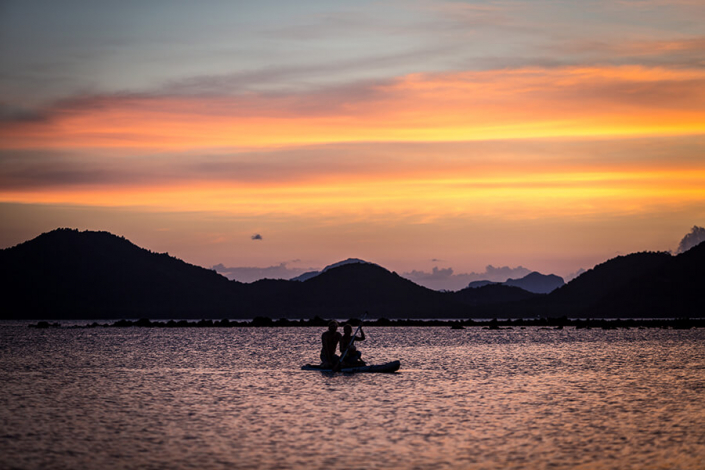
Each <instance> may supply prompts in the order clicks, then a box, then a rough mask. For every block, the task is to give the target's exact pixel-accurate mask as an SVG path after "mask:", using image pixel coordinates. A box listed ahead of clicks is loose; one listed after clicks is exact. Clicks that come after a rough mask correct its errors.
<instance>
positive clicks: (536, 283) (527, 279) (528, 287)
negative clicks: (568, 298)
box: [468, 271, 565, 294]
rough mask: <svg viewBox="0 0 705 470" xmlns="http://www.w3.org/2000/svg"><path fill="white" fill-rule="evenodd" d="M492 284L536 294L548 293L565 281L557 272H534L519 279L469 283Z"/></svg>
mask: <svg viewBox="0 0 705 470" xmlns="http://www.w3.org/2000/svg"><path fill="white" fill-rule="evenodd" d="M491 284H496V285H504V286H512V287H519V288H521V289H523V290H525V291H528V292H532V293H534V294H548V293H550V292H553V291H554V290H556V289H558V288H559V287H562V286H564V285H565V281H563V278H562V277H560V276H556V275H555V274H548V275H547V274H541V273H539V272H536V271H534V272H532V273H529V274H527V275H526V276H524V277H522V278H519V279H507V280H506V281H504V282H493V281H473V282H471V283H470V284H468V287H469V288H475V289H476V288H478V287H485V286H488V285H491Z"/></svg>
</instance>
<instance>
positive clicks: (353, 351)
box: [340, 324, 365, 366]
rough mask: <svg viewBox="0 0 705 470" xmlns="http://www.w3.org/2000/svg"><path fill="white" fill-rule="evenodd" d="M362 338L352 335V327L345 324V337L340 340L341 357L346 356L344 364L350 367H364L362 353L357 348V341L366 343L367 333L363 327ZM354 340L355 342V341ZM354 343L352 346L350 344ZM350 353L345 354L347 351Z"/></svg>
mask: <svg viewBox="0 0 705 470" xmlns="http://www.w3.org/2000/svg"><path fill="white" fill-rule="evenodd" d="M360 334H361V336H355V337H354V338H353V335H352V326H350V325H348V324H345V325H344V326H343V337H342V338H341V339H340V357H343V355H344V356H345V359H344V361H343V362H345V363H346V364H350V365H360V366H364V365H365V361H363V360H362V359H361V357H362V353H361V352H360V351H358V350H357V348H356V347H355V341H365V332H364V331H362V326H361V327H360ZM353 339H354V341H353ZM351 342H352V344H350V343H351ZM346 350H347V351H348V352H347V354H345V351H346Z"/></svg>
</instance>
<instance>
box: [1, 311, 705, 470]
mask: <svg viewBox="0 0 705 470" xmlns="http://www.w3.org/2000/svg"><path fill="white" fill-rule="evenodd" d="M321 332H322V329H317V328H272V329H252V328H230V329H196V328H185V329H138V328H124V329H121V328H110V329H58V330H54V329H48V330H36V329H29V328H26V327H21V326H17V325H10V324H4V325H1V324H0V384H1V385H0V468H26V469H34V468H37V469H40V468H41V469H49V468H67V469H83V468H87V469H98V468H117V469H120V468H126V469H127V468H155V469H160V468H164V469H172V468H176V469H188V468H195V469H196V468H197V469H211V468H213V469H219V468H230V469H232V468H236V469H239V468H244V469H249V468H252V469H255V468H256V469H304V468H306V469H308V468H333V469H337V468H340V469H343V468H345V469H350V468H352V469H356V468H360V469H362V468H367V469H399V468H404V469H407V468H409V469H414V468H418V469H428V468H433V469H446V468H447V469H512V468H516V469H520V468H521V469H525V468H539V469H543V468H545V469H548V468H570V469H574V468H578V469H610V468H614V469H625V468H633V469H667V468H669V469H703V468H705V424H703V423H705V400H704V398H705V330H702V329H698V330H685V331H678V330H656V329H649V330H636V329H632V330H617V331H603V330H575V329H570V328H569V329H564V330H543V329H538V328H527V329H514V330H501V331H489V330H482V329H474V328H472V329H466V330H451V329H449V328H430V327H429V328H369V329H367V331H366V332H367V335H368V341H366V342H365V343H363V344H361V346H360V349H361V350H362V352H363V357H364V358H365V359H366V360H367V361H368V362H372V363H378V362H387V361H390V360H395V359H400V360H401V362H402V369H401V371H400V372H399V373H396V374H391V375H389V374H358V375H335V376H330V375H325V374H322V373H320V372H305V371H301V370H299V368H300V366H301V365H302V364H305V363H308V362H317V361H316V359H317V357H318V352H319V341H320V339H319V338H320V333H321Z"/></svg>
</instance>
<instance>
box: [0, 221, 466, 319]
mask: <svg viewBox="0 0 705 470" xmlns="http://www.w3.org/2000/svg"><path fill="white" fill-rule="evenodd" d="M0 298H2V304H1V306H0V318H2V319H26V318H43V319H61V318H75V319H81V318H90V319H106V318H139V317H148V318H196V319H197V318H254V317H256V316H265V315H266V316H270V317H273V318H281V317H289V318H311V317H313V316H314V315H320V316H324V317H327V318H331V317H337V318H343V317H348V316H360V315H361V314H362V313H364V311H366V310H367V311H369V312H370V316H374V317H390V318H393V317H402V318H405V317H409V318H411V317H422V316H425V317H431V316H436V315H437V316H467V315H468V314H469V312H468V309H467V307H465V306H463V305H461V304H460V303H458V302H456V301H455V300H454V299H452V298H450V297H448V296H447V295H445V294H443V293H440V292H436V291H432V290H430V289H426V288H425V287H421V286H418V285H416V284H414V283H413V282H411V281H408V280H406V279H403V278H401V277H399V276H398V275H396V274H395V273H391V272H389V271H387V270H386V269H384V268H381V267H379V266H377V265H374V264H360V263H356V264H345V265H342V266H339V267H335V268H331V269H329V270H327V271H325V272H323V273H321V274H319V275H318V276H316V277H315V278H312V279H309V280H308V281H306V282H298V281H283V280H261V281H257V282H254V283H252V284H242V283H239V282H236V281H230V280H228V279H226V278H225V277H223V276H221V275H219V274H217V273H216V272H215V271H211V270H208V269H204V268H201V267H198V266H194V265H191V264H188V263H185V262H183V261H181V260H178V259H176V258H174V257H171V256H169V255H168V254H159V253H153V252H151V251H149V250H145V249H143V248H140V247H138V246H136V245H134V244H132V243H131V242H129V241H128V240H126V239H124V238H122V237H118V236H115V235H112V234H110V233H107V232H89V231H86V232H79V231H77V230H71V229H59V230H55V231H52V232H49V233H45V234H42V235H40V236H39V237H37V238H35V239H33V240H31V241H28V242H25V243H22V244H20V245H17V246H15V247H12V248H7V249H4V250H0Z"/></svg>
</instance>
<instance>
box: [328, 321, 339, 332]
mask: <svg viewBox="0 0 705 470" xmlns="http://www.w3.org/2000/svg"><path fill="white" fill-rule="evenodd" d="M337 329H338V322H337V321H335V320H331V321H330V322H329V323H328V331H330V332H331V333H333V332H335V330H337Z"/></svg>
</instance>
